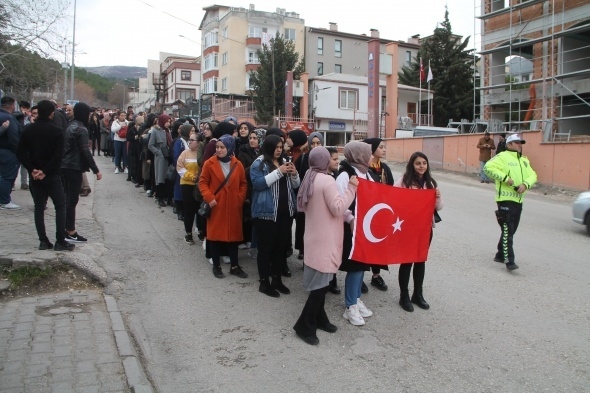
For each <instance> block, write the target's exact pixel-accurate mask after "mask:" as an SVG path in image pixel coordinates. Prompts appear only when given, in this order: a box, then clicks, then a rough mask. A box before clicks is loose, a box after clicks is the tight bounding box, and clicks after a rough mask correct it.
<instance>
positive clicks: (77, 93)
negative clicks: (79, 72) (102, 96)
mask: <svg viewBox="0 0 590 393" xmlns="http://www.w3.org/2000/svg"><path fill="white" fill-rule="evenodd" d="M74 97H75V99H76V100H78V101H80V102H85V103H87V104H88V105H96V94H95V92H94V89H93V88H92V87H91V86H90V85H88V84H87V83H85V82H82V81H81V80H76V81H75V83H74Z"/></svg>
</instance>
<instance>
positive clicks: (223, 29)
mask: <svg viewBox="0 0 590 393" xmlns="http://www.w3.org/2000/svg"><path fill="white" fill-rule="evenodd" d="M203 9H204V10H205V16H204V17H203V20H202V21H201V25H200V26H199V29H200V30H201V41H202V44H201V47H202V59H203V61H202V64H203V69H202V72H203V74H202V84H201V85H202V93H203V94H214V93H215V94H217V95H222V96H228V97H229V96H238V97H239V96H246V95H247V94H248V91H249V90H250V75H249V74H250V71H253V70H256V69H258V67H259V66H260V62H259V60H258V56H257V54H256V53H257V51H258V50H260V49H262V45H263V44H267V43H269V42H270V39H271V38H274V37H275V35H276V34H277V33H279V34H280V35H282V36H283V37H284V38H285V39H288V40H291V41H292V42H293V43H294V44H295V51H296V52H297V53H299V54H300V55H301V56H303V51H304V40H305V34H304V33H305V26H304V21H303V19H301V18H300V17H299V14H297V13H295V12H287V11H286V10H285V9H284V8H277V9H276V11H275V12H265V11H257V10H256V9H255V8H254V4H250V7H249V8H237V7H227V6H222V5H213V6H210V7H205V8H203Z"/></svg>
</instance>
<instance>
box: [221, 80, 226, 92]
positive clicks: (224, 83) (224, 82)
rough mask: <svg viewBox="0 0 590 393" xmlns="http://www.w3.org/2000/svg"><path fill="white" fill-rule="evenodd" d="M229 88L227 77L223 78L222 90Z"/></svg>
mask: <svg viewBox="0 0 590 393" xmlns="http://www.w3.org/2000/svg"><path fill="white" fill-rule="evenodd" d="M225 90H227V78H223V79H222V80H221V91H225Z"/></svg>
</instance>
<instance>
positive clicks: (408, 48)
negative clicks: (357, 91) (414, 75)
mask: <svg viewBox="0 0 590 393" xmlns="http://www.w3.org/2000/svg"><path fill="white" fill-rule="evenodd" d="M305 36H306V37H305V70H306V71H307V72H308V73H309V77H310V79H312V78H314V77H316V76H322V75H326V74H331V73H336V74H350V75H359V76H367V75H368V61H367V54H368V42H369V41H370V40H371V39H375V38H377V39H379V41H380V46H381V49H380V52H381V53H385V45H387V44H388V43H391V42H393V41H392V40H386V39H383V38H379V31H378V30H371V32H370V34H369V35H366V34H351V33H345V32H342V31H338V24H336V23H333V22H330V27H329V28H328V29H325V28H318V27H307V28H306V31H305ZM398 48H399V49H398V68H397V71H401V69H402V67H403V66H407V65H409V64H410V62H411V61H412V59H414V58H415V57H416V56H417V55H418V49H420V41H419V36H413V37H410V38H409V39H408V42H404V41H398Z"/></svg>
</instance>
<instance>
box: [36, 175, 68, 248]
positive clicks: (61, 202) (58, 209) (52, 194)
mask: <svg viewBox="0 0 590 393" xmlns="http://www.w3.org/2000/svg"><path fill="white" fill-rule="evenodd" d="M29 187H30V188H29V190H30V192H31V196H32V197H33V202H34V204H35V215H34V216H35V228H36V229H37V235H38V236H39V241H47V240H48V239H49V238H48V237H47V232H46V231H45V206H46V205H47V198H51V201H52V202H53V206H54V207H55V239H56V240H57V241H58V242H61V241H63V240H64V237H65V231H66V200H65V195H64V189H63V186H62V184H61V177H60V176H59V175H52V176H46V177H45V178H44V179H43V180H34V179H33V178H32V177H31V178H29Z"/></svg>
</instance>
